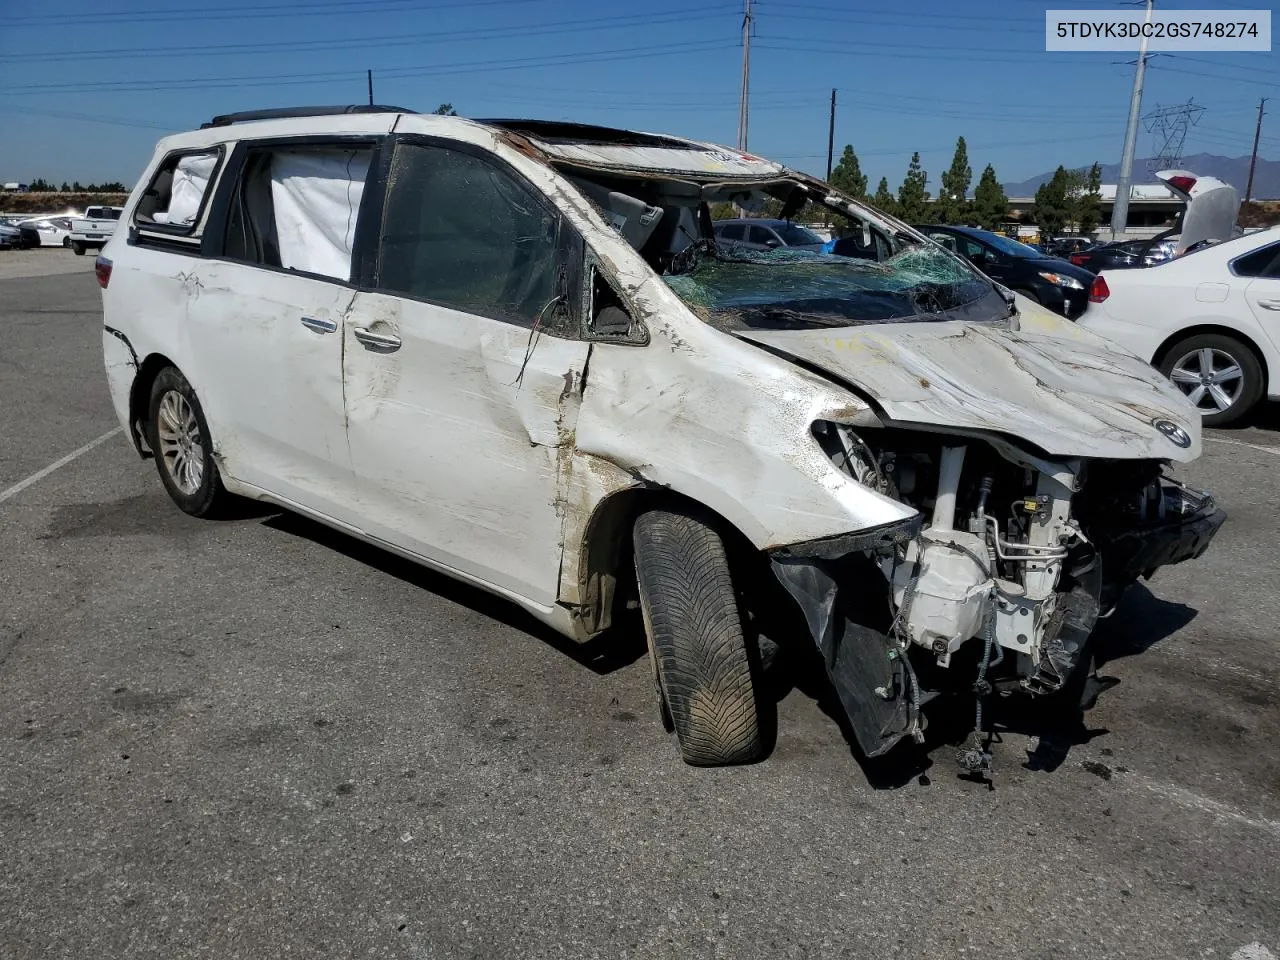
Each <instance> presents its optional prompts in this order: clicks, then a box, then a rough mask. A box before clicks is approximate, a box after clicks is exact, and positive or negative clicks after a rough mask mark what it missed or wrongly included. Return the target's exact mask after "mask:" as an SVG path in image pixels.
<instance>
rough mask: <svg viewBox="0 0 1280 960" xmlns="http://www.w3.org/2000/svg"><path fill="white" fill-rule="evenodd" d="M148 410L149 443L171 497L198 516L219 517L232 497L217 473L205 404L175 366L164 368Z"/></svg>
mask: <svg viewBox="0 0 1280 960" xmlns="http://www.w3.org/2000/svg"><path fill="white" fill-rule="evenodd" d="M149 409H150V414H151V415H150V419H149V420H148V422H147V442H148V444H150V446H151V450H152V452H153V453H154V454H155V458H156V469H157V470H158V471H159V472H160V482H161V483H162V484H164V488H165V490H166V491H167V492H168V494H169V496H170V498H171V499H172V500H173V502H174V503H176V504H177V505H178V507H179V508H180V509H182V510H183V512H185V513H189V514H191V515H192V516H193V517H208V516H213V515H215V514H217V513H218V512H219V511H220V510H222V508H223V507H224V506H225V505H226V503H227V501H228V500H229V499H230V497H231V495H230V494H229V493H227V491H226V489H225V488H224V487H223V486H222V478H221V477H220V476H219V475H218V465H217V463H216V462H215V461H214V459H213V442H212V440H211V439H210V437H209V426H208V424H207V423H205V419H204V411H203V410H202V409H201V408H200V401H199V400H197V399H196V392H195V391H194V390H193V389H192V388H191V384H190V383H188V382H187V378H186V377H184V376H183V375H182V374H181V373H180V372H179V371H178V370H177V369H176V368H174V367H165V368H164V369H163V370H161V371H160V373H159V374H157V375H156V379H155V382H154V383H153V384H152V385H151V405H150V408H149Z"/></svg>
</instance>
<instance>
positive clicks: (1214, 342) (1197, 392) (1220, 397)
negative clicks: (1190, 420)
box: [1160, 333, 1264, 427]
mask: <svg viewBox="0 0 1280 960" xmlns="http://www.w3.org/2000/svg"><path fill="white" fill-rule="evenodd" d="M1160 372H1161V373H1163V374H1164V375H1165V376H1166V377H1168V378H1169V379H1170V380H1172V381H1173V383H1174V385H1175V386H1176V387H1177V388H1178V389H1179V390H1181V391H1182V392H1183V393H1185V394H1186V395H1187V399H1188V400H1190V401H1191V402H1192V403H1193V404H1195V406H1196V407H1197V408H1198V409H1199V411H1200V415H1201V418H1202V422H1203V423H1204V425H1205V426H1206V427H1220V426H1223V425H1225V424H1228V423H1233V422H1235V421H1236V420H1239V419H1240V418H1241V417H1243V416H1244V415H1245V414H1246V413H1248V412H1249V410H1250V408H1251V407H1253V405H1254V404H1256V403H1257V402H1258V401H1259V400H1261V399H1262V391H1263V387H1264V384H1263V377H1262V364H1260V363H1259V362H1258V357H1257V355H1256V354H1255V353H1254V352H1253V351H1252V350H1251V349H1250V348H1249V347H1247V346H1245V345H1244V344H1243V343H1241V342H1240V341H1239V340H1236V339H1235V338H1233V337H1228V336H1226V335H1225V334H1220V333H1200V334H1196V335H1195V336H1193V337H1187V338H1186V339H1185V340H1181V341H1179V342H1178V343H1175V344H1174V345H1173V346H1172V347H1170V348H1169V349H1168V350H1167V351H1166V352H1165V355H1164V359H1163V360H1162V361H1161V363H1160Z"/></svg>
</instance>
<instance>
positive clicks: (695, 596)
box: [634, 509, 764, 766]
mask: <svg viewBox="0 0 1280 960" xmlns="http://www.w3.org/2000/svg"><path fill="white" fill-rule="evenodd" d="M709 519H710V518H708V517H706V516H705V515H703V513H702V512H701V511H698V510H696V509H673V510H650V511H649V512H647V513H644V514H641V515H640V517H639V518H638V519H637V520H636V523H635V531H634V533H635V562H636V579H637V581H638V585H639V588H640V609H641V612H642V613H643V615H644V624H645V632H646V633H647V634H648V637H649V644H650V650H651V651H652V655H653V658H654V661H655V664H656V672H657V679H658V687H659V695H660V697H661V698H662V701H663V702H664V703H665V706H666V709H667V710H668V711H669V714H668V715H669V717H670V720H671V723H672V725H673V726H674V727H675V732H676V739H677V740H678V742H679V744H680V753H681V755H682V756H683V757H684V760H685V762H686V763H690V764H693V765H695V766H722V765H728V764H737V763H748V762H750V761H752V760H756V759H758V758H759V757H760V756H761V755H762V754H763V752H764V738H763V735H762V732H761V718H760V709H759V705H758V691H757V685H756V682H755V674H756V673H757V665H756V663H755V662H754V660H755V658H753V657H752V656H751V651H750V650H749V648H748V639H747V637H746V635H745V633H744V631H743V627H742V617H741V614H740V612H739V605H738V596H737V592H736V591H735V590H734V587H733V582H732V580H731V579H730V576H729V562H728V557H727V555H726V552H725V545H724V541H723V540H722V539H721V537H720V534H719V533H718V532H717V531H716V530H715V528H714V527H713V526H712V525H711V524H710V523H709V522H708V521H709ZM664 720H665V718H664Z"/></svg>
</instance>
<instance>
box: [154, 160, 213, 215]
mask: <svg viewBox="0 0 1280 960" xmlns="http://www.w3.org/2000/svg"><path fill="white" fill-rule="evenodd" d="M217 165H218V155H217V154H216V153H200V154H195V155H193V156H189V157H182V158H181V159H180V160H179V161H178V166H177V167H176V168H174V171H173V185H172V186H171V187H170V189H169V209H168V210H166V211H164V212H157V213H156V214H155V215H154V216H153V217H152V218H151V219H152V220H154V221H155V222H156V223H176V224H181V225H183V226H186V225H189V224H192V223H195V220H196V216H197V214H199V213H200V202H201V201H202V200H203V199H204V195H205V191H207V190H208V189H209V178H210V177H212V176H213V168H214V167H216V166H217Z"/></svg>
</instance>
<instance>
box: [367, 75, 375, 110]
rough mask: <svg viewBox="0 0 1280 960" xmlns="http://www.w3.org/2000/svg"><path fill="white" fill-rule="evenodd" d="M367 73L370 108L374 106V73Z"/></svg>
mask: <svg viewBox="0 0 1280 960" xmlns="http://www.w3.org/2000/svg"><path fill="white" fill-rule="evenodd" d="M365 73H367V74H368V75H369V106H371V107H372V106H373V71H372V70H366V71H365Z"/></svg>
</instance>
